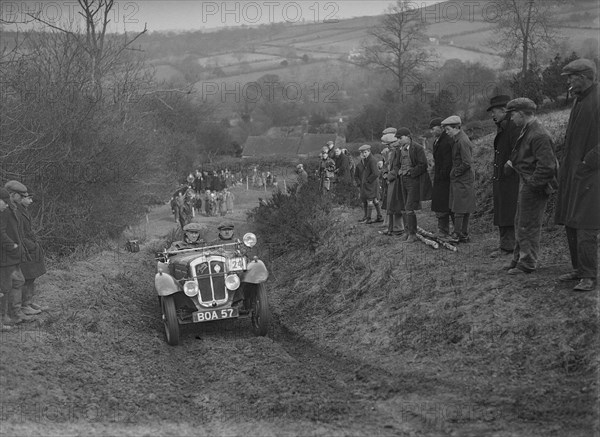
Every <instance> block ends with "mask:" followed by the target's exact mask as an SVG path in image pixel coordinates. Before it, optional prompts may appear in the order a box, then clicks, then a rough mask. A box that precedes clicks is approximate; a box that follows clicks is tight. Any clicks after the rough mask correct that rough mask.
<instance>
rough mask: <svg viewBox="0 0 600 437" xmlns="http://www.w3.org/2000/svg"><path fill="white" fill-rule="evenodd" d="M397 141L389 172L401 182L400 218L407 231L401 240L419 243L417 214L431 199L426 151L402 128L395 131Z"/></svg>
mask: <svg viewBox="0 0 600 437" xmlns="http://www.w3.org/2000/svg"><path fill="white" fill-rule="evenodd" d="M396 138H398V142H399V143H400V145H399V148H398V150H397V151H396V158H395V163H394V166H393V167H392V171H394V172H396V171H397V174H398V177H399V180H400V186H399V188H400V195H401V198H402V207H403V211H402V216H403V218H404V227H405V228H406V231H407V232H406V238H404V241H406V242H407V243H413V242H415V241H418V238H417V214H416V211H417V210H419V209H421V201H422V200H429V199H431V180H430V179H429V173H428V172H427V157H426V156H425V149H424V148H423V146H421V145H420V144H418V143H416V142H413V140H412V134H411V132H410V130H409V129H407V128H405V127H403V128H400V129H398V132H396ZM396 169H397V170H396Z"/></svg>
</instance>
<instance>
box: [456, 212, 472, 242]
mask: <svg viewBox="0 0 600 437" xmlns="http://www.w3.org/2000/svg"><path fill="white" fill-rule="evenodd" d="M470 217H471V214H470V213H468V212H462V213H458V212H457V213H454V232H456V235H458V236H459V237H468V236H469V218H470Z"/></svg>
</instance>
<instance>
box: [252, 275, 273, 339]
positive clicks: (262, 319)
mask: <svg viewBox="0 0 600 437" xmlns="http://www.w3.org/2000/svg"><path fill="white" fill-rule="evenodd" d="M253 288H254V289H253V290H252V296H251V305H252V331H253V332H254V334H255V335H259V336H261V337H264V336H265V335H267V332H268V331H269V326H271V311H270V309H269V299H268V298H267V289H266V287H265V286H264V284H257V285H255V286H254V287H253Z"/></svg>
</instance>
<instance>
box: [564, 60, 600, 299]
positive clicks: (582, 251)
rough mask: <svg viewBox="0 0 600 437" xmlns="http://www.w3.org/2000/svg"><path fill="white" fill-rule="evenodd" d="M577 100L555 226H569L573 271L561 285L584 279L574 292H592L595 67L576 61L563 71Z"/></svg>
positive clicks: (596, 211)
mask: <svg viewBox="0 0 600 437" xmlns="http://www.w3.org/2000/svg"><path fill="white" fill-rule="evenodd" d="M562 74H563V75H566V76H567V81H568V83H569V86H570V91H571V92H572V93H573V94H574V95H575V96H576V99H575V103H574V105H573V108H572V109H571V115H570V117H569V123H568V125H567V132H566V136H565V145H564V152H563V157H562V162H561V166H560V174H559V181H558V197H557V199H556V222H557V223H558V224H562V225H565V231H566V234H567V242H568V246H569V253H570V256H571V265H572V267H573V271H572V272H569V273H566V274H564V275H561V276H559V279H560V280H561V281H571V280H579V282H578V284H577V285H575V288H574V290H575V291H592V290H594V289H595V288H596V287H597V281H598V249H597V248H598V231H599V230H600V145H599V142H598V129H599V126H598V120H599V118H600V111H599V109H598V100H599V97H598V83H597V82H596V65H595V64H594V62H592V61H590V60H588V59H577V60H575V61H573V62H571V63H569V64H567V65H566V66H565V67H564V68H563V73H562Z"/></svg>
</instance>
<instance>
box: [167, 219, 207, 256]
mask: <svg viewBox="0 0 600 437" xmlns="http://www.w3.org/2000/svg"><path fill="white" fill-rule="evenodd" d="M205 232H206V227H205V226H204V225H202V224H200V223H197V222H192V223H188V224H187V225H185V226H184V227H183V240H181V241H174V242H173V243H172V244H171V247H169V252H171V251H174V250H182V249H192V248H194V247H200V246H203V245H204V244H205V241H204V239H203V238H202V236H203V234H204V233H205Z"/></svg>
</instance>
